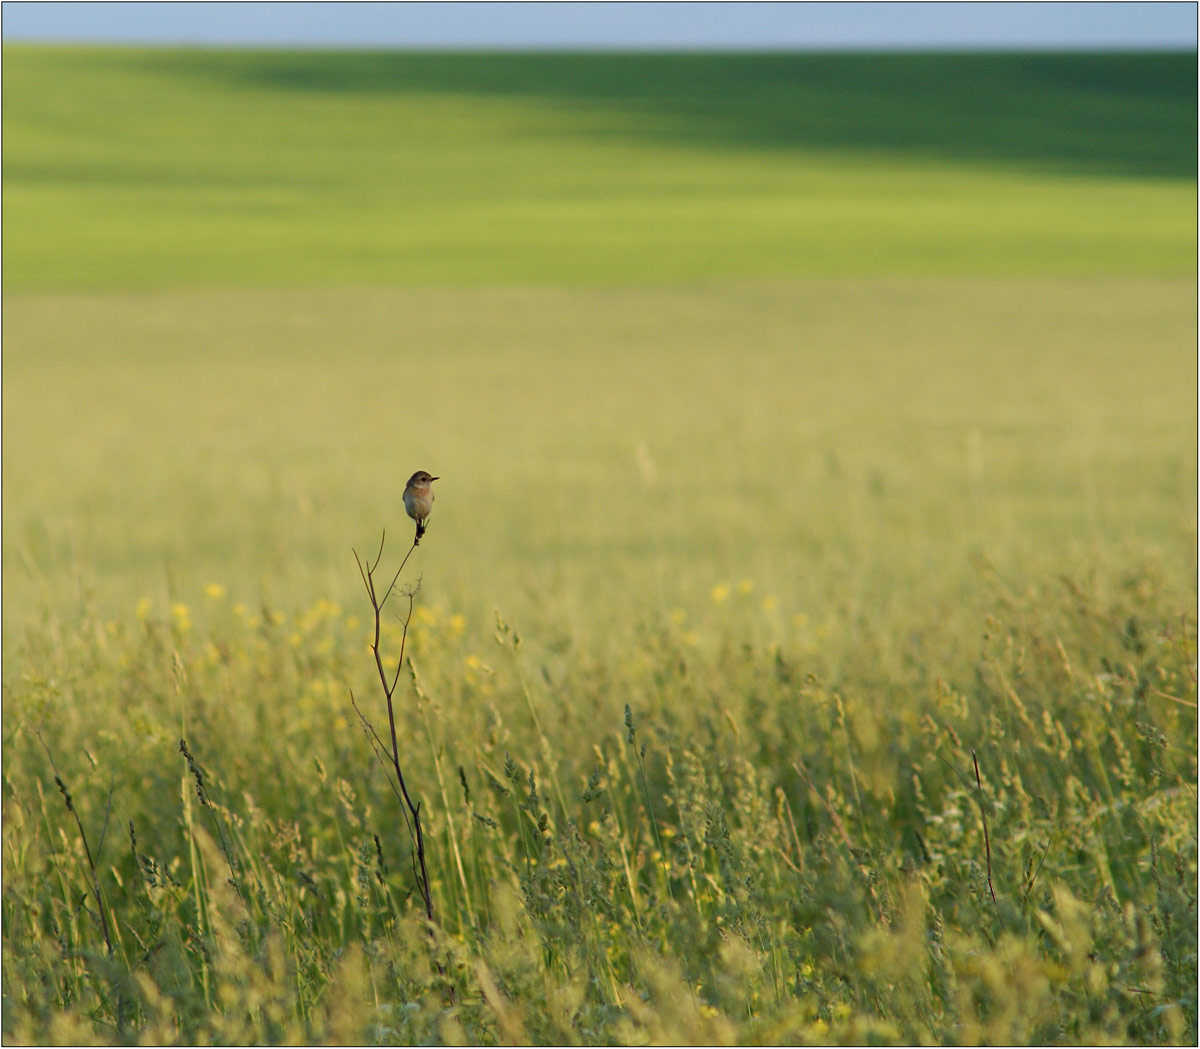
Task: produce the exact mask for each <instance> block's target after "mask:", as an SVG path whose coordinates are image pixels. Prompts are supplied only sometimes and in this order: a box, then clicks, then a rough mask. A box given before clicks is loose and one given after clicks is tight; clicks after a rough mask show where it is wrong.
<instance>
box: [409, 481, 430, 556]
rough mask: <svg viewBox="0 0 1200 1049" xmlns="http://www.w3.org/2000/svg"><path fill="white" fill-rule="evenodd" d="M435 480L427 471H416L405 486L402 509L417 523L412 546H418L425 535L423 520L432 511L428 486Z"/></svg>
mask: <svg viewBox="0 0 1200 1049" xmlns="http://www.w3.org/2000/svg"><path fill="white" fill-rule="evenodd" d="M436 480H437V478H436V477H433V476H431V475H430V474H429V473H428V472H427V471H425V470H418V471H417V472H416V473H415V474H413V475H412V477H410V478H409V479H408V484H407V485H405V488H404V509H405V510H407V511H408V516H409V517H411V518H412V519H413V520H414V521H416V522H417V537H416V538H415V539H414V540H413V546H420V544H421V536H423V535H424V534H425V520H426V518H427V517H429V511H430V510H432V509H433V489H432V488H430V487H429V486H430V484H432V483H433V482H434V481H436Z"/></svg>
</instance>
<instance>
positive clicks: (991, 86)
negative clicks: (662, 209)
mask: <svg viewBox="0 0 1200 1049" xmlns="http://www.w3.org/2000/svg"><path fill="white" fill-rule="evenodd" d="M141 58H142V61H143V63H144V64H145V66H146V67H147V68H153V70H154V71H155V72H156V73H159V74H165V75H169V76H181V75H184V76H186V75H191V76H200V77H205V78H219V79H222V80H225V81H226V82H227V83H234V84H238V85H240V86H243V87H257V88H260V89H261V88H266V89H269V90H283V91H311V92H329V93H342V92H351V93H362V94H395V93H424V92H431V93H450V94H468V95H480V96H489V97H503V96H513V97H518V96H519V97H522V98H531V99H543V100H545V101H547V102H549V103H552V104H555V105H565V106H569V107H573V108H577V109H582V110H583V111H584V112H586V111H588V110H589V109H591V110H593V111H594V112H595V114H596V115H598V116H605V115H607V116H612V115H614V114H615V115H616V116H617V118H618V120H617V123H616V124H615V125H614V124H613V123H612V122H611V121H603V120H602V121H597V122H596V123H595V124H594V125H593V126H592V130H591V133H593V134H604V135H606V136H612V135H619V136H620V137H623V138H629V137H633V138H635V139H636V138H639V137H645V138H653V139H654V140H656V141H663V140H676V141H678V142H680V143H683V144H690V143H697V144H703V145H707V146H720V145H727V146H731V147H746V146H750V147H755V148H768V149H791V148H796V147H804V148H813V147H818V148H835V149H869V150H886V151H889V152H900V153H907V154H910V155H913V156H928V157H937V158H941V159H962V160H974V161H991V162H1001V163H1004V164H1014V163H1019V164H1021V165H1024V166H1033V167H1036V168H1038V169H1041V170H1048V171H1070V172H1085V173H1091V174H1109V175H1143V176H1145V175H1149V176H1167V177H1187V178H1191V177H1194V176H1195V174H1196V150H1195V127H1196V116H1197V107H1196V73H1197V59H1196V55H1195V54H1191V53H1183V52H1159V53H1138V54H1134V53H1129V54H1124V53H1086V54H1085V53H1075V54H1057V53H1045V52H1027V53H939V54H932V53H924V54H922V53H904V54H899V53H870V54H803V53H800V54H797V53H771V54H732V53H658V54H648V53H614V52H606V53H599V54H597V53H563V52H558V53H541V52H539V53H514V52H485V53H446V52H433V53H431V52H361V51H359V52H327V51H322V52H314V51H262V52H229V51H156V52H146V53H144V55H142V56H141ZM578 130H579V133H582V134H588V133H589V131H588V129H587V128H586V127H582V126H581V127H580V128H579V129H578Z"/></svg>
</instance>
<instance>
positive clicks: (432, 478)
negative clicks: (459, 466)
mask: <svg viewBox="0 0 1200 1049" xmlns="http://www.w3.org/2000/svg"><path fill="white" fill-rule="evenodd" d="M439 479H440V478H437V477H431V478H429V480H430V482H433V481H437V480H439Z"/></svg>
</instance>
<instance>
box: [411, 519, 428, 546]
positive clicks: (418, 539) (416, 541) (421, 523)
mask: <svg viewBox="0 0 1200 1049" xmlns="http://www.w3.org/2000/svg"><path fill="white" fill-rule="evenodd" d="M424 534H425V522H424V521H418V522H417V537H416V538H415V539H414V540H413V546H419V545H420V543H421V536H423V535H424Z"/></svg>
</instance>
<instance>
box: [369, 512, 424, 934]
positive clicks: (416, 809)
mask: <svg viewBox="0 0 1200 1049" xmlns="http://www.w3.org/2000/svg"><path fill="white" fill-rule="evenodd" d="M386 540H387V532H386V530H385V531H384V533H383V535H382V536H381V537H380V540H379V551H378V552H377V553H376V555H375V560H374V561H373V562H371V563H370V564H367V563H366V562H364V561H363V560H362V559H361V558H360V557H359V556H358V551H357V550H355V551H353V553H354V562H355V564H357V565H358V573H359V575H360V576H361V577H362V581H363V587H364V589H365V590H366V591H367V598H368V600H369V601H370V602H371V610H372V612H373V613H374V616H375V631H374V635H373V638H372V641H371V652H372V654H373V655H374V657H375V669H376V672H377V673H378V674H379V684H380V686H381V687H382V688H383V695H384V699H385V700H386V701H387V713H388V729H389V730H390V733H391V743H392V747H391V754H390V758H391V768H392V772H394V773H395V776H396V783H395V785H396V786H399V788H400V797H401V798H402V800H403V802H404V804H403V806H402V810H404V816H405V823H406V824H407V826H408V832H409V835H410V836H411V837H412V839H413V844H414V846H415V852H416V863H415V864H414V870H413V874H414V876H415V879H416V882H417V888H418V889H420V891H421V898H422V900H423V901H424V903H425V917H426V918H427V919H428V920H429V921H430V922H432V921H433V892H432V889H431V887H430V884H429V869H428V866H427V864H426V860H425V830H424V827H423V826H422V823H421V803H420V802H419V801H417V802H414V801H413V799H412V796H411V795H410V794H409V792H408V784H407V783H405V781H404V770H403V768H402V767H401V764H400V744H399V738H398V736H397V733H396V709H395V704H394V702H393V696H394V695H395V692H396V685H397V684H398V683H399V680H400V671H401V669H402V668H403V666H404V650H405V647H406V646H407V644H408V625H409V623H410V622H411V621H412V615H413V603H414V601H415V600H416V596H417V593H418V591H419V590H420V589H421V582H420V580H419V579H418V580H417V582H416V584H415V585H414V586H411V587H406V588H405V589H404V591H403V593H404V594H405V596H407V597H408V611H407V613H406V614H405V615H404V616H403V617H401V619H400V622H401V623H402V625H403V631H402V633H401V637H400V654H399V656H397V658H396V666H395V670H394V671H393V672H391V673H389V672H388V670H387V669H386V668H385V667H384V665H383V656H382V654H381V653H380V650H379V641H380V633H381V629H382V625H383V607H384V605H386V604H387V601H388V599H389V598H390V597H391V596H392V593H393V591H394V590H395V588H396V583H397V582H398V581H399V579H400V573H401V572H403V571H404V566H405V565H407V564H408V559H409V558H410V557H411V556H412V553H413V551H414V550H415V549H416V548H417V543H416V541H415V540H414V541H413V544H412V546H410V547H409V549H408V553H406V554H405V555H404V560H403V561H401V562H400V567H399V568H398V569H396V574H395V575H393V576H392V580H391V582H390V583H389V584H388V587H387V590H385V591H384V594H383V597H382V598H380V597H379V594H378V591H377V590H376V587H375V572H376V570H377V569H378V568H379V563H380V561H381V560H382V558H383V547H384V543H385V542H386ZM350 698H351V702H354V697H353V695H351V697H350ZM354 709H355V710H356V711H358V716H359V718H360V719H361V720H362V721H363V724H365V725H366V726H367V728H368V729H370V733H371V736H372V737H373V740H374V742H375V743H376V744H377V745H378V747H379V748H380V750H383V751H384V753H386V748H385V746H384V743H383V740H381V739H380V738H379V735H378V733H376V731H375V729H374V727H372V726H371V724H370V722H369V721H367V719H366V718H365V717H363V714H362V711H359V710H358V705H357V703H355V704H354ZM377 753H378V751H377Z"/></svg>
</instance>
